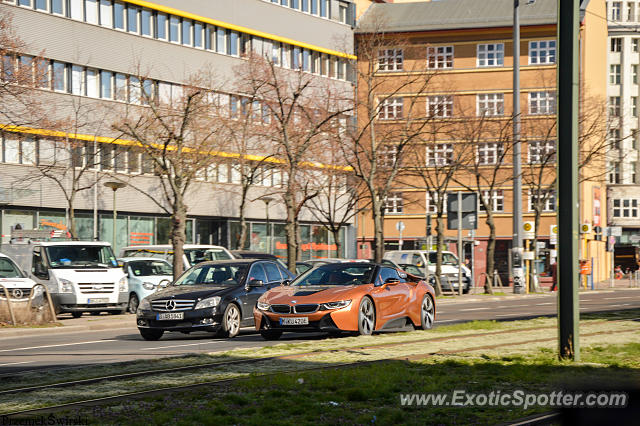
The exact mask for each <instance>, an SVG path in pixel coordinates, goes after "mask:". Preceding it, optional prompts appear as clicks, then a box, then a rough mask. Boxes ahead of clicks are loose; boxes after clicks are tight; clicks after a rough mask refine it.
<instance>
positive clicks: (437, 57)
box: [427, 46, 453, 69]
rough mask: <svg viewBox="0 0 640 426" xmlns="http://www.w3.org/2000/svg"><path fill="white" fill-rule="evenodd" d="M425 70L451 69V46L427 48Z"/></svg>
mask: <svg viewBox="0 0 640 426" xmlns="http://www.w3.org/2000/svg"><path fill="white" fill-rule="evenodd" d="M427 68H430V69H451V68H453V46H434V47H427Z"/></svg>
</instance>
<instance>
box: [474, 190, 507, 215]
mask: <svg viewBox="0 0 640 426" xmlns="http://www.w3.org/2000/svg"><path fill="white" fill-rule="evenodd" d="M480 196H481V197H482V199H483V200H484V204H483V203H482V202H480V203H479V204H480V206H479V210H480V211H481V212H486V209H485V204H487V205H489V206H490V207H491V210H492V211H494V212H503V211H504V192H503V191H502V190H501V189H497V190H493V191H482V192H481V193H480Z"/></svg>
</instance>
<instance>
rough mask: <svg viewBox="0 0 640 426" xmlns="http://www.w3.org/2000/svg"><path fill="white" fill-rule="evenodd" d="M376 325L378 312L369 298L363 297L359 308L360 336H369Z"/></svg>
mask: <svg viewBox="0 0 640 426" xmlns="http://www.w3.org/2000/svg"><path fill="white" fill-rule="evenodd" d="M375 324H376V310H375V308H374V306H373V302H372V301H371V299H369V298H368V297H363V298H362V300H361V301H360V307H359V308H358V334H360V335H361V336H368V335H370V334H372V333H373V329H374V328H375Z"/></svg>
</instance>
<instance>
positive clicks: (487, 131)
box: [454, 115, 513, 294]
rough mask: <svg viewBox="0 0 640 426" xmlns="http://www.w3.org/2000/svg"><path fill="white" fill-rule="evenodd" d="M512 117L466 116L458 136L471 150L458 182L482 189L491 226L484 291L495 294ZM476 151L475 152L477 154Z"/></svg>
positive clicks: (509, 177) (483, 205)
mask: <svg viewBox="0 0 640 426" xmlns="http://www.w3.org/2000/svg"><path fill="white" fill-rule="evenodd" d="M511 124H512V122H511V120H495V119H490V118H489V117H487V115H482V116H480V117H475V116H473V117H472V116H468V117H466V118H465V119H464V120H463V121H462V122H461V123H460V125H459V126H458V127H457V129H456V133H457V134H458V137H459V139H462V140H464V141H465V143H467V144H469V148H470V149H471V150H472V152H470V153H469V154H470V155H467V156H465V159H466V160H467V161H465V162H463V163H462V164H461V165H460V171H459V173H457V174H456V175H455V176H454V179H455V181H456V183H458V184H459V185H462V186H463V187H464V188H466V189H467V190H469V191H474V192H475V191H478V192H479V204H480V207H481V208H482V210H483V211H484V212H485V213H486V218H485V223H486V224H487V226H488V227H489V238H488V240H487V251H486V279H485V293H487V294H493V290H492V281H493V277H494V270H495V258H494V257H495V246H496V224H495V218H494V213H495V211H496V210H495V209H496V207H497V206H496V205H494V204H495V202H496V200H497V199H498V197H497V195H498V194H497V192H498V191H500V192H501V191H502V189H501V188H502V187H503V186H505V185H507V184H508V183H509V182H510V181H511V180H512V179H513V173H512V172H511V169H510V168H507V167H505V165H506V164H505V163H506V161H505V159H507V158H510V153H511V147H512V144H511V143H509V142H510V141H511V134H512V128H511ZM474 154H475V155H474Z"/></svg>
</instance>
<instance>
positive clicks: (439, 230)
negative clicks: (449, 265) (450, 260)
mask: <svg viewBox="0 0 640 426" xmlns="http://www.w3.org/2000/svg"><path fill="white" fill-rule="evenodd" d="M443 242H444V223H443V220H442V213H441V212H439V213H438V215H437V216H436V272H435V279H436V288H435V290H436V296H441V295H442V284H441V283H440V277H441V276H442V243H443ZM427 278H428V277H427Z"/></svg>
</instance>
